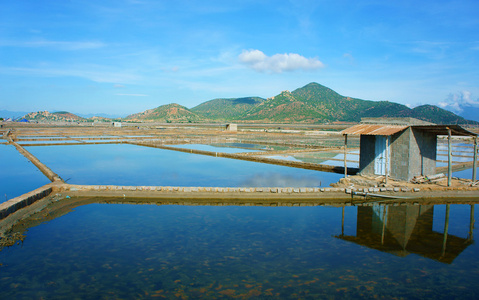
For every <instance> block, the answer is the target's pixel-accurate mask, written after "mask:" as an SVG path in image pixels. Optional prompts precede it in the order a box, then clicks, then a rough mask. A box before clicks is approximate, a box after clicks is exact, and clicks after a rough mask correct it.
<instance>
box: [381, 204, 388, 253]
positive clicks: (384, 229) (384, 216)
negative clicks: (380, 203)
mask: <svg viewBox="0 0 479 300" xmlns="http://www.w3.org/2000/svg"><path fill="white" fill-rule="evenodd" d="M387 208H388V207H387V206H386V205H385V206H384V210H383V230H382V232H381V245H384V236H385V233H386V218H387V215H386V210H387Z"/></svg>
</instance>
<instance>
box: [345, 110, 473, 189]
mask: <svg viewBox="0 0 479 300" xmlns="http://www.w3.org/2000/svg"><path fill="white" fill-rule="evenodd" d="M342 133H343V135H344V136H345V141H347V135H349V134H355V135H360V156H359V172H360V173H361V174H364V175H384V176H385V177H386V181H387V177H388V176H389V177H391V178H393V179H397V180H406V181H409V180H411V179H412V178H413V177H414V176H421V175H423V176H426V175H433V174H436V148H437V136H438V135H445V136H448V145H449V147H448V153H449V155H448V156H449V176H450V175H451V173H452V169H451V163H452V158H451V157H452V154H451V136H452V135H456V136H473V137H475V143H474V144H475V145H477V134H475V133H473V132H470V131H468V130H465V129H464V128H462V127H461V126H458V125H437V124H433V123H428V122H424V121H421V120H417V119H414V118H367V119H362V120H361V123H360V124H359V125H355V126H352V127H350V128H348V129H345V130H343V131H342ZM474 149H475V152H477V146H476V148H474ZM476 164H477V158H476V155H475V156H474V165H476ZM474 171H475V168H474ZM474 175H475V173H474ZM473 177H474V176H473ZM474 180H475V178H474ZM449 183H450V178H449Z"/></svg>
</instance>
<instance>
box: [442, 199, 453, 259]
mask: <svg viewBox="0 0 479 300" xmlns="http://www.w3.org/2000/svg"><path fill="white" fill-rule="evenodd" d="M450 209H451V204H446V222H445V224H444V239H443V240H442V254H441V256H442V257H444V255H445V254H446V243H447V232H448V230H449V211H450Z"/></svg>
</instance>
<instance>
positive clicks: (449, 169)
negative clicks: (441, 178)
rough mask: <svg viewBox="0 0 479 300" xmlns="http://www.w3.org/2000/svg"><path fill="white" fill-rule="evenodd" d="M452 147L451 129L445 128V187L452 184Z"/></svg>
mask: <svg viewBox="0 0 479 300" xmlns="http://www.w3.org/2000/svg"><path fill="white" fill-rule="evenodd" d="M451 148H452V146H451V129H450V128H447V186H451V184H452V149H451Z"/></svg>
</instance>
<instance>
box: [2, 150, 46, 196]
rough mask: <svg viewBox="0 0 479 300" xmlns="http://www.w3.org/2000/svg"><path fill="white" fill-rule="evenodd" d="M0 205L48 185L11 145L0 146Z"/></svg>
mask: <svg viewBox="0 0 479 300" xmlns="http://www.w3.org/2000/svg"><path fill="white" fill-rule="evenodd" d="M0 162H1V164H0V203H2V202H5V201H6V200H8V199H12V198H15V197H18V196H20V195H22V194H25V193H28V192H30V191H32V190H34V189H36V188H39V187H41V186H43V185H45V184H47V183H50V180H48V178H47V177H45V175H43V174H42V173H41V172H40V171H39V170H38V168H37V167H35V165H33V164H32V163H31V162H30V161H29V160H28V159H27V158H25V157H24V156H23V155H21V154H20V153H19V152H18V151H17V149H15V147H14V146H12V145H0Z"/></svg>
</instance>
